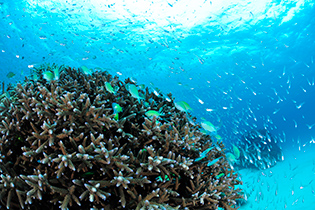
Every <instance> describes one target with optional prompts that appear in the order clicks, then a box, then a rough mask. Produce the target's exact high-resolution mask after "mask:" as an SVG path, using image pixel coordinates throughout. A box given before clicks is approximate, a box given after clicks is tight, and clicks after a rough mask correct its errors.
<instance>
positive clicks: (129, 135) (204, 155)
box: [0, 65, 242, 210]
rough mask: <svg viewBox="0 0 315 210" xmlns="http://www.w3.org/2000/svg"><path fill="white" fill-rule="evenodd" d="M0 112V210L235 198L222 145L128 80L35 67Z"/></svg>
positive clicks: (168, 205) (196, 203)
mask: <svg viewBox="0 0 315 210" xmlns="http://www.w3.org/2000/svg"><path fill="white" fill-rule="evenodd" d="M48 73H49V74H48ZM0 114H1V115H0V118H1V120H0V122H1V123H0V132H1V133H0V172H1V175H0V191H1V192H0V201H1V204H0V205H2V207H6V208H7V209H44V208H46V209H47V210H48V209H62V210H64V209H110V210H114V209H136V210H140V209H141V210H145V209H218V208H219V207H220V208H224V209H234V208H236V206H235V204H236V202H235V200H236V199H239V198H241V197H242V195H241V190H240V189H238V188H237V187H236V185H239V184H241V181H239V180H238V175H237V174H236V173H235V172H234V171H233V169H231V166H230V164H229V163H228V161H227V160H226V157H225V154H224V150H225V149H224V145H223V144H222V142H214V141H212V140H211V138H210V136H209V135H205V134H203V133H201V132H200V128H201V127H200V125H199V124H197V123H195V121H196V120H195V118H192V117H191V116H190V114H188V113H185V112H182V111H180V110H178V109H176V108H175V106H174V99H173V98H172V96H171V94H169V95H168V97H167V98H165V97H163V96H162V94H159V93H157V92H151V91H150V90H149V89H148V88H143V86H136V84H135V83H134V82H132V81H131V80H130V79H126V80H125V82H122V81H120V80H119V79H118V77H112V76H111V75H110V74H108V72H106V71H96V72H93V73H85V72H84V71H83V70H82V69H78V70H76V69H74V68H70V67H65V66H57V65H43V66H41V67H39V68H37V69H35V70H34V75H33V78H32V79H27V78H26V79H25V81H24V82H23V84H17V85H16V86H15V87H14V88H13V89H11V90H8V91H7V92H6V94H5V96H3V97H2V98H1V104H0Z"/></svg>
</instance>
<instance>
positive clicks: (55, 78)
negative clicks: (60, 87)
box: [53, 68, 59, 80]
mask: <svg viewBox="0 0 315 210" xmlns="http://www.w3.org/2000/svg"><path fill="white" fill-rule="evenodd" d="M53 71H54V80H58V79H59V68H54V70H53Z"/></svg>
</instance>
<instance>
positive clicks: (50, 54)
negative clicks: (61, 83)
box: [0, 0, 315, 210]
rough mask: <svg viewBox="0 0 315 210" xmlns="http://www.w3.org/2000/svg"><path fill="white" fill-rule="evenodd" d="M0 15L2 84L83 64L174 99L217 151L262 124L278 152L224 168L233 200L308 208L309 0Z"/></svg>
mask: <svg viewBox="0 0 315 210" xmlns="http://www.w3.org/2000/svg"><path fill="white" fill-rule="evenodd" d="M0 19H1V21H0V72H1V74H0V82H1V83H3V84H4V85H5V86H7V85H8V84H9V83H11V84H16V83H17V82H21V81H23V80H24V78H25V77H29V76H30V75H31V74H32V71H33V69H34V68H36V67H39V66H40V65H42V64H53V63H55V64H57V65H66V66H70V67H75V68H80V67H82V66H86V67H88V68H90V69H92V70H95V71H100V70H105V71H108V72H109V73H110V74H112V75H114V76H118V77H119V78H120V79H121V80H124V79H126V78H128V77H131V78H132V80H134V81H136V82H137V84H144V85H146V86H148V87H149V88H151V89H152V90H157V89H158V90H159V91H161V92H162V93H164V94H168V93H171V94H172V96H173V97H174V98H175V100H176V101H185V102H186V103H187V104H189V105H190V107H191V110H190V111H189V112H190V114H191V115H192V116H195V117H196V118H197V121H199V122H202V121H208V122H211V123H212V124H213V125H214V126H215V130H216V131H215V132H216V133H215V134H216V135H219V136H220V137H221V138H222V141H223V143H224V144H225V145H226V147H227V150H229V148H231V147H232V145H233V144H236V143H237V142H238V141H239V139H241V138H242V135H244V134H245V133H247V132H249V131H251V130H258V129H265V130H267V131H268V132H270V133H271V134H272V135H273V136H275V137H276V138H277V139H278V142H277V145H278V146H279V147H280V148H281V150H282V152H283V157H284V158H283V160H281V161H277V163H276V164H275V165H274V166H272V167H267V168H266V169H257V168H255V167H250V168H246V167H245V168H237V167H235V170H236V171H237V173H239V175H240V178H241V180H242V181H243V185H242V188H243V190H244V192H245V194H246V202H245V204H243V205H242V206H240V208H239V209H240V210H247V209H254V210H265V209H268V210H282V209H288V210H300V209H301V210H302V209H303V210H314V209H315V181H314V179H315V63H314V60H315V1H314V0H255V1H254V0H224V1H223V0H211V1H209V0H53V1H52V0H49V1H48V0H0ZM243 149H244V150H245V152H246V148H243Z"/></svg>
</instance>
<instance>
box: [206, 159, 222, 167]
mask: <svg viewBox="0 0 315 210" xmlns="http://www.w3.org/2000/svg"><path fill="white" fill-rule="evenodd" d="M221 158H222V157H218V158H216V159H214V160H212V161H210V162H209V163H208V164H207V166H212V165H214V164H216V163H217V162H218V161H219V160H220V159H221Z"/></svg>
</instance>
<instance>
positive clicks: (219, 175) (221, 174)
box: [215, 173, 225, 179]
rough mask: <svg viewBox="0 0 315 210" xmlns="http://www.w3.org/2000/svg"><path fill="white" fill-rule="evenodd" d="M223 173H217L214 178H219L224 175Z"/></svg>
mask: <svg viewBox="0 0 315 210" xmlns="http://www.w3.org/2000/svg"><path fill="white" fill-rule="evenodd" d="M224 175H225V174H224V173H220V174H218V175H217V176H216V177H215V178H217V179H220V178H221V177H222V176H224Z"/></svg>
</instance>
